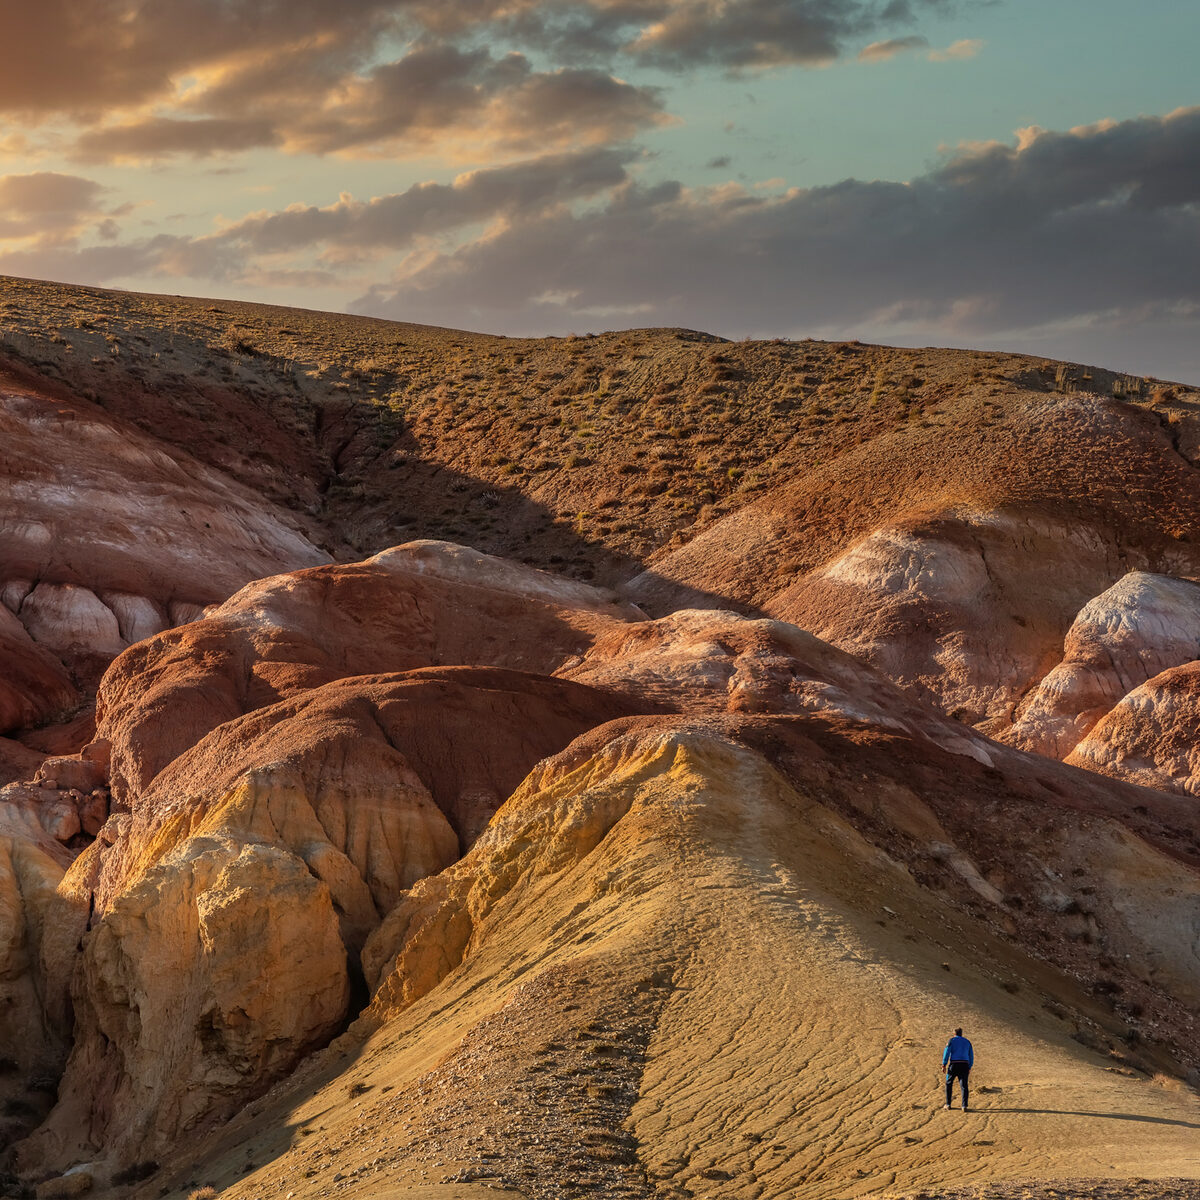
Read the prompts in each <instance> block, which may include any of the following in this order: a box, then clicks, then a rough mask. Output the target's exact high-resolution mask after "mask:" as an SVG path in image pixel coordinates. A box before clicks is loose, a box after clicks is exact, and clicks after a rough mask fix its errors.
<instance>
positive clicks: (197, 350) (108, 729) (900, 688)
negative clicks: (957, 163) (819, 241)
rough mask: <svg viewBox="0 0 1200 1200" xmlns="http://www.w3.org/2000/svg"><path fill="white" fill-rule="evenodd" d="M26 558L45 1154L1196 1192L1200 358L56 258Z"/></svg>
mask: <svg viewBox="0 0 1200 1200" xmlns="http://www.w3.org/2000/svg"><path fill="white" fill-rule="evenodd" d="M0 602H2V603H0V784H3V785H4V786H3V787H2V789H0V1154H2V1156H3V1157H2V1158H0V1194H4V1195H10V1196H33V1195H37V1196H41V1197H50V1196H74V1195H82V1194H85V1193H89V1194H96V1195H111V1196H114V1197H115V1196H122V1197H124V1196H130V1197H137V1198H139V1200H141V1198H146V1200H149V1198H151V1197H157V1198H165V1197H173V1198H174V1197H178V1198H180V1200H183V1198H184V1197H189V1196H191V1197H198V1200H207V1198H209V1197H211V1196H214V1195H218V1194H219V1195H220V1196H222V1197H228V1198H229V1200H268V1198H274V1197H277V1196H278V1197H286V1198H288V1200H315V1198H317V1197H326V1196H336V1197H343V1196H344V1197H346V1198H347V1200H351V1198H354V1200H367V1198H370V1197H382V1196H387V1197H403V1198H407V1200H483V1198H485V1197H489V1196H497V1197H503V1196H507V1197H512V1198H520V1197H524V1198H526V1200H550V1198H558V1197H565V1198H571V1200H574V1198H577V1197H584V1196H606V1197H608V1196H612V1197H630V1198H634V1197H637V1198H643V1197H645V1198H654V1200H659V1198H661V1200H689V1198H692V1197H694V1198H697V1200H699V1198H709V1197H731V1198H737V1200H743V1198H744V1200H770V1198H775V1197H780V1198H783V1197H799V1198H810V1197H811V1198H812V1200H841V1198H843V1197H845V1198H851V1197H866V1196H888V1197H897V1198H898V1197H911V1198H913V1200H915V1198H917V1197H923V1198H929V1197H934V1196H939V1197H944V1198H946V1200H950V1198H955V1200H959V1198H961V1200H966V1198H968V1197H971V1198H978V1200H983V1198H985V1197H986V1198H989V1200H1009V1198H1014V1200H1015V1198H1017V1197H1021V1198H1025V1200H1034V1198H1040V1197H1049V1196H1057V1197H1067V1198H1070V1197H1095V1198H1096V1200H1116V1198H1117V1197H1141V1198H1143V1200H1151V1198H1157V1197H1167V1196H1186V1197H1196V1196H1200V1028H1198V1015H1200V815H1198V814H1200V391H1198V390H1197V389H1195V388H1192V387H1188V386H1184V385H1181V384H1174V383H1169V382H1163V381H1158V380H1152V379H1145V378H1141V377H1137V376H1129V375H1126V374H1122V373H1120V372H1117V371H1111V370H1103V369H1100V368H1098V367H1090V366H1085V365H1081V364H1069V363H1056V362H1049V361H1046V360H1043V359H1037V358H1029V357H1023V356H1019V355H1011V354H992V353H987V354H985V353H974V352H968V351H949V350H935V349H922V350H902V349H891V348H886V347H878V346H867V345H862V344H859V343H848V344H831V343H822V342H813V341H784V342H769V343H764V342H738V343H731V342H727V341H723V340H721V339H720V338H717V337H714V336H711V335H709V334H704V333H697V332H695V331H690V330H678V329H657V330H632V331H627V332H622V333H608V334H602V335H595V336H593V335H591V334H584V333H582V332H581V333H580V334H579V335H577V336H572V337H569V338H546V339H536V340H534V339H531V340H522V339H511V338H498V337H489V336H485V335H481V334H472V333H463V332H459V331H453V330H444V329H435V328H430V327H425V326H417V325H400V324H392V323H387V322H381V321H374V320H368V319H362V318H352V317H344V316H333V315H327V314H320V313H312V312H304V311H299V310H290V309H276V308H267V307H263V306H256V305H246V304H238V303H233V302H228V301H206V300H195V299H185V298H179V297H162V296H146V295H134V294H129V293H118V292H104V291H98V290H94V289H87V288H78V287H66V286H60V285H54V284H47V283H37V282H31V281H26V280H17V279H5V280H0ZM956 1025H961V1026H963V1028H964V1029H965V1031H966V1033H967V1035H968V1036H969V1037H971V1038H972V1040H973V1041H974V1044H975V1047H976V1055H977V1065H976V1069H975V1071H974V1073H973V1076H972V1100H973V1104H972V1109H973V1111H971V1112H966V1113H964V1112H962V1111H960V1110H958V1109H957V1108H956V1109H954V1110H952V1111H949V1112H947V1111H945V1110H943V1108H942V1095H941V1090H940V1076H939V1071H938V1068H939V1064H940V1060H941V1050H942V1046H943V1045H944V1043H945V1040H946V1037H947V1035H948V1034H949V1033H950V1032H951V1031H952V1030H953V1028H954V1026H956Z"/></svg>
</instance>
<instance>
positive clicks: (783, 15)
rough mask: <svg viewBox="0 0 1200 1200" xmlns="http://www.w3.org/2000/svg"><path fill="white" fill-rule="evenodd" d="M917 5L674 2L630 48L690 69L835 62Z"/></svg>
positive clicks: (847, 0)
mask: <svg viewBox="0 0 1200 1200" xmlns="http://www.w3.org/2000/svg"><path fill="white" fill-rule="evenodd" d="M920 3H921V0H913V3H896V2H892V3H887V4H875V3H868V2H866V0H674V2H673V3H664V4H663V5H662V6H661V11H660V13H659V15H658V16H657V17H656V18H655V19H654V20H653V22H652V23H650V24H647V25H645V26H644V27H643V28H641V29H640V31H639V32H638V33H637V35H636V36H635V37H634V38H633V39H632V40H631V41H630V42H629V43H627V44H626V46H625V47H624V49H625V51H626V52H627V53H628V54H630V55H631V56H632V57H633V58H634V59H636V60H637V61H639V62H641V63H643V64H646V65H652V66H657V67H665V68H668V69H675V70H681V69H682V70H687V69H691V68H693V67H697V66H711V65H715V66H719V67H724V68H727V69H734V70H738V69H758V68H764V67H775V66H781V65H785V64H800V65H805V66H816V65H821V64H824V63H828V62H832V61H833V60H834V59H835V58H837V57H838V56H839V55H840V54H841V53H842V51H843V49H844V47H845V45H846V43H847V42H849V41H851V40H852V39H855V38H857V37H860V36H862V35H864V34H867V33H869V32H871V31H873V30H876V29H879V28H880V27H881V26H885V25H890V24H895V23H897V22H901V21H907V20H911V19H912V16H913V8H914V5H917V6H919V5H920Z"/></svg>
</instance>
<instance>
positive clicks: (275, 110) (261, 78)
mask: <svg viewBox="0 0 1200 1200" xmlns="http://www.w3.org/2000/svg"><path fill="white" fill-rule="evenodd" d="M303 65H304V68H305V69H300V68H297V67H296V64H294V63H293V64H292V65H291V69H288V70H283V69H280V68H279V67H278V65H275V66H271V67H268V68H264V70H263V71H261V72H259V71H257V70H255V69H254V68H252V67H249V66H242V67H240V68H238V69H237V70H234V71H230V72H227V73H225V74H224V75H222V77H221V79H220V81H219V82H217V83H215V84H214V85H212V86H211V87H208V88H205V89H203V90H202V91H201V92H200V93H199V94H198V95H197V96H196V97H194V98H193V99H191V100H189V101H188V107H187V109H186V110H185V109H182V108H181V109H180V111H179V112H178V113H177V114H175V115H171V116H161V115H156V116H152V117H149V118H138V119H134V120H130V121H124V122H119V123H115V124H108V125H102V126H99V127H96V128H92V129H87V130H84V131H83V132H82V133H81V134H80V135H79V136H78V138H77V140H76V142H75V147H74V154H75V157H76V158H77V159H78V160H79V161H81V162H88V163H94V162H101V161H112V160H128V159H158V158H164V157H167V156H171V155H177V154H187V155H192V156H198V157H205V156H209V155H213V154H217V153H228V152H237V151H242V150H249V149H255V148H260V147H269V146H272V147H273V146H281V147H283V148H285V149H287V150H290V151H293V152H298V153H310V154H318V155H323V154H334V153H343V154H365V155H388V156H393V155H412V154H419V153H425V152H428V151H429V150H430V149H434V150H437V151H438V152H439V153H442V154H443V155H445V156H446V157H450V158H454V157H468V156H471V157H474V158H476V160H477V161H482V162H487V161H489V160H491V159H493V158H496V157H511V156H513V155H515V154H527V153H532V152H536V151H539V150H541V151H546V150H554V149H559V148H564V147H567V146H571V145H595V144H598V143H603V142H620V141H624V140H626V139H627V138H629V137H631V136H633V135H634V134H635V133H637V132H639V131H641V130H643V129H645V128H647V127H649V126H652V125H655V124H660V123H663V122H665V121H667V120H669V118H668V117H667V116H666V114H665V112H664V108H663V101H662V96H661V93H660V91H659V90H658V89H657V88H654V87H646V86H641V87H639V86H635V85H633V84H630V83H627V82H625V81H623V80H619V79H616V78H615V77H614V76H612V75H610V74H608V73H606V72H604V71H601V70H597V69H595V68H593V67H568V68H560V69H557V70H552V71H537V70H535V69H534V68H533V66H532V65H531V64H530V62H529V60H528V59H527V58H525V57H524V55H521V54H517V53H508V54H501V55H497V54H494V53H493V52H492V51H490V50H488V49H485V48H482V47H472V48H466V49H464V48H462V47H459V46H456V45H453V44H451V43H448V42H439V43H422V44H420V45H418V46H416V47H415V48H414V49H412V50H411V52H410V53H408V54H406V55H405V56H404V57H403V58H400V59H396V60H393V61H390V62H385V63H380V64H377V65H375V66H372V67H369V68H367V69H365V70H362V71H357V72H353V73H351V74H349V75H345V76H342V75H338V74H337V73H336V72H333V73H329V72H328V71H327V69H326V68H327V67H328V63H327V62H325V61H324V60H322V59H321V58H320V56H316V55H312V54H308V55H307V56H306V59H305V63H304V64H303ZM205 114H207V115H205Z"/></svg>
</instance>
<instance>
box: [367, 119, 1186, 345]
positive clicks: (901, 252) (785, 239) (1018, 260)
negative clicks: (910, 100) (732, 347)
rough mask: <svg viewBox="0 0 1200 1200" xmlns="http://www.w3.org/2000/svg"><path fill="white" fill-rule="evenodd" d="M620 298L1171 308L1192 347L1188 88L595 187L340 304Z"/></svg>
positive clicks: (648, 306) (846, 317) (529, 305)
mask: <svg viewBox="0 0 1200 1200" xmlns="http://www.w3.org/2000/svg"><path fill="white" fill-rule="evenodd" d="M548 298H549V299H548ZM631 304H632V305H638V306H641V307H642V308H644V310H645V311H646V317H645V320H646V321H647V322H651V323H655V324H664V325H689V326H693V327H697V326H698V327H706V328H710V329H715V330H717V331H720V332H727V333H739V332H754V333H758V334H800V333H805V332H812V331H820V330H828V329H830V328H831V327H834V326H836V327H837V328H840V329H842V330H844V331H847V332H848V331H851V330H853V331H856V332H858V333H866V332H868V331H871V330H874V331H877V334H878V335H882V334H890V335H891V336H904V335H906V334H907V333H913V332H914V331H918V332H928V333H929V334H930V337H931V338H932V339H933V340H941V341H950V340H953V339H954V338H956V337H957V338H960V339H962V338H966V339H974V340H978V339H979V338H980V337H983V336H988V335H1000V334H1003V333H1004V332H1005V331H1008V332H1012V331H1021V330H1025V331H1028V330H1031V329H1034V328H1036V327H1037V326H1039V325H1046V326H1058V327H1060V328H1067V327H1069V326H1070V325H1071V324H1072V323H1073V324H1074V326H1075V327H1077V328H1080V329H1084V328H1087V329H1093V330H1094V329H1096V328H1099V327H1100V326H1101V325H1103V326H1104V328H1106V329H1109V330H1113V329H1117V330H1120V329H1122V328H1124V329H1126V330H1127V331H1128V345H1129V346H1130V347H1131V348H1135V347H1136V338H1137V337H1138V336H1140V332H1139V326H1138V322H1139V321H1140V320H1142V319H1143V317H1142V316H1141V315H1139V314H1145V313H1147V312H1152V311H1153V312H1171V313H1173V314H1174V317H1173V318H1172V319H1173V322H1174V324H1173V328H1175V329H1177V330H1182V329H1186V330H1187V335H1186V336H1187V338H1189V339H1190V342H1187V345H1189V346H1193V347H1194V345H1195V343H1196V341H1197V340H1198V339H1197V335H1198V334H1200V316H1195V315H1193V316H1190V317H1189V316H1187V314H1188V313H1193V314H1194V313H1200V108H1195V109H1190V110H1185V111H1183V112H1180V113H1176V114H1172V115H1171V116H1169V117H1165V118H1153V117H1147V118H1141V119H1138V120H1134V121H1124V122H1120V123H1118V124H1113V125H1098V126H1092V127H1089V128H1087V129H1085V130H1076V131H1071V132H1066V133H1051V132H1045V131H1042V132H1040V133H1039V134H1038V135H1037V136H1036V137H1034V138H1032V140H1026V141H1025V142H1024V143H1023V144H1022V145H1020V146H1018V145H1005V144H1000V143H985V144H983V145H979V146H972V147H967V148H964V149H963V150H961V151H959V152H958V153H956V154H954V155H952V156H950V157H949V158H948V159H947V160H946V161H944V162H943V163H941V164H940V165H938V166H937V167H936V168H934V169H933V170H931V171H929V172H928V173H927V174H925V175H923V176H920V177H918V178H916V179H913V180H911V181H909V182H908V183H888V182H859V181H855V180H848V181H846V182H844V183H840V184H837V185H835V186H833V187H824V188H813V189H804V190H801V189H796V190H793V191H790V192H786V193H784V194H782V195H777V196H759V195H755V194H753V193H751V192H747V191H745V190H743V189H741V188H737V187H734V186H731V185H726V186H724V187H721V188H716V189H704V190H696V189H687V188H684V187H683V186H682V185H680V184H678V183H675V184H663V185H658V186H656V187H646V186H644V185H641V184H639V183H637V182H635V181H625V182H623V183H622V184H620V185H619V186H618V187H617V188H616V189H615V190H614V192H613V193H612V195H611V196H610V198H609V199H608V201H607V203H605V204H604V205H602V206H595V205H590V206H588V207H587V208H586V209H584V210H572V209H570V208H557V209H554V210H552V211H548V212H544V213H541V214H537V215H533V216H530V217H529V218H528V219H515V220H513V221H512V222H511V223H510V224H509V225H508V226H507V227H506V228H505V229H504V230H503V231H501V232H499V233H493V234H489V236H487V237H485V238H480V239H476V240H474V241H472V242H470V243H469V244H466V245H463V246H461V247H459V248H457V249H453V250H446V251H444V252H443V253H440V254H437V255H433V256H429V257H425V258H422V259H421V260H420V261H414V262H413V263H411V264H408V265H406V266H405V267H404V268H403V269H402V271H401V273H400V275H399V276H398V278H397V279H396V282H395V283H394V284H393V285H391V286H389V287H375V288H373V289H371V290H370V291H369V292H367V293H366V294H365V295H364V296H362V297H361V298H360V300H359V301H358V302H357V303H356V305H355V308H356V310H357V311H361V312H365V313H371V314H373V315H377V316H391V317H395V318H397V319H404V320H412V319H419V320H422V321H427V322H433V323H438V322H443V323H446V324H455V325H457V326H459V327H463V326H464V325H466V326H469V327H476V328H482V329H488V330H493V331H497V332H508V333H537V332H548V331H558V332H563V331H566V330H569V329H572V328H580V327H581V326H582V327H586V326H587V323H588V320H589V318H590V317H591V316H592V315H593V314H597V313H603V312H605V311H616V310H619V309H621V308H622V307H627V306H629V305H631ZM1014 336H1015V335H1014ZM1022 336H1024V335H1022ZM1179 336H1180V340H1179V342H1178V347H1179V354H1180V355H1183V354H1184V349H1183V347H1184V345H1185V340H1186V339H1184V336H1183V334H1180V335H1179ZM1109 344H1110V345H1111V346H1112V347H1113V353H1116V347H1117V346H1118V344H1119V339H1114V338H1113V335H1111V334H1110V343H1109ZM1187 353H1190V354H1193V355H1194V350H1192V349H1189V350H1187ZM1181 361H1182V359H1181Z"/></svg>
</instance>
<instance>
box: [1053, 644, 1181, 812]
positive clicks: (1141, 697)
mask: <svg viewBox="0 0 1200 1200" xmlns="http://www.w3.org/2000/svg"><path fill="white" fill-rule="evenodd" d="M1198 731H1200V662H1190V663H1186V664H1185V665H1184V666H1181V667H1174V668H1172V669H1171V670H1169V671H1163V672H1162V673H1161V674H1160V675H1156V676H1155V677H1154V678H1153V679H1150V680H1148V681H1147V682H1146V683H1144V684H1142V685H1141V687H1137V688H1134V689H1133V691H1131V692H1130V693H1129V694H1128V695H1127V696H1125V697H1124V698H1123V699H1122V700H1121V701H1120V702H1119V703H1118V704H1116V705H1115V706H1114V707H1113V708H1112V709H1111V710H1110V711H1109V712H1108V713H1106V714H1105V715H1104V716H1103V717H1101V718H1100V720H1099V721H1097V722H1096V724H1095V725H1093V726H1092V728H1091V730H1090V731H1089V733H1088V734H1087V736H1086V737H1084V738H1083V739H1082V740H1081V741H1080V742H1079V743H1078V744H1077V745H1076V746H1075V748H1074V749H1073V750H1072V751H1071V753H1070V755H1069V756H1068V757H1067V762H1069V763H1072V764H1074V765H1075V766H1079V767H1086V768H1087V769H1088V770H1089V771H1099V772H1100V773H1101V774H1103V775H1111V776H1113V777H1114V778H1116V779H1127V780H1129V781H1130V782H1131V783H1137V784H1140V785H1141V786H1143V787H1150V788H1160V789H1161V790H1163V791H1167V792H1190V793H1191V794H1192V795H1194V796H1200V736H1198Z"/></svg>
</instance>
